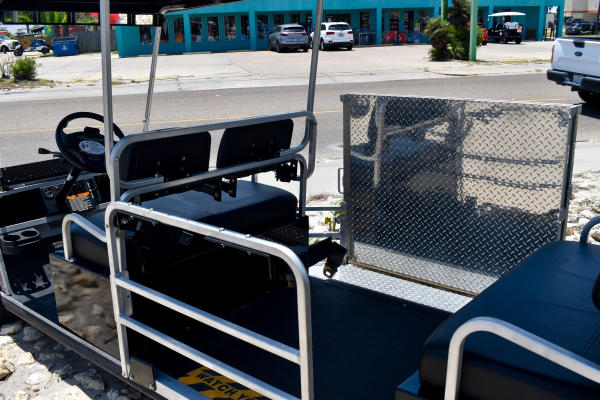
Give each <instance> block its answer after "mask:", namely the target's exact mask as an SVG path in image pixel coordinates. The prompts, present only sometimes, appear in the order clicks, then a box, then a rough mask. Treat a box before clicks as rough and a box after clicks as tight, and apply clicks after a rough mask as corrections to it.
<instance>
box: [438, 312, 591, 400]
mask: <svg viewBox="0 0 600 400" xmlns="http://www.w3.org/2000/svg"><path fill="white" fill-rule="evenodd" d="M475 332H488V333H491V334H493V335H496V336H500V337H501V338H504V339H506V340H508V341H509V342H512V343H514V344H516V345H517V346H520V347H522V348H524V349H525V350H529V351H530V352H532V353H535V354H537V355H538V356H540V357H542V358H545V359H546V360H549V361H551V362H553V363H555V364H558V365H560V366H561V367H563V368H566V369H568V370H570V371H572V372H574V373H576V374H578V375H581V376H583V377H584V378H587V379H589V380H591V381H593V382H596V383H600V365H598V364H596V363H594V362H592V361H590V360H587V359H585V358H583V357H581V356H579V355H577V354H575V353H573V352H571V351H569V350H567V349H565V348H562V347H560V346H557V345H556V344H554V343H552V342H549V341H548V340H546V339H543V338H541V337H539V336H536V335H534V334H533V333H531V332H527V331H526V330H524V329H521V328H519V327H518V326H515V325H512V324H510V323H508V322H506V321H503V320H501V319H498V318H492V317H477V318H473V319H470V320H469V321H467V322H465V323H464V324H462V325H461V326H460V327H459V328H458V329H457V330H456V331H455V332H454V334H453V335H452V339H451V340H450V347H449V349H448V369H447V371H446V390H445V394H444V400H458V398H459V392H460V374H461V369H462V357H463V350H464V346H465V341H466V340H467V337H469V336H470V335H471V334H473V333H475Z"/></svg>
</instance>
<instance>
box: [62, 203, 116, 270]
mask: <svg viewBox="0 0 600 400" xmlns="http://www.w3.org/2000/svg"><path fill="white" fill-rule="evenodd" d="M72 224H76V225H78V226H79V227H81V228H82V229H83V230H85V231H86V232H88V233H90V234H91V235H92V236H94V237H95V238H96V239H98V240H100V241H101V242H103V243H106V232H105V231H104V230H102V229H100V228H98V227H97V226H96V225H94V224H92V223H91V222H90V221H88V220H87V219H85V218H84V217H82V216H81V215H79V214H67V215H65V217H64V219H63V222H62V237H63V250H64V252H65V259H66V260H67V261H71V262H74V261H75V260H74V258H73V242H72V239H71V225H72Z"/></svg>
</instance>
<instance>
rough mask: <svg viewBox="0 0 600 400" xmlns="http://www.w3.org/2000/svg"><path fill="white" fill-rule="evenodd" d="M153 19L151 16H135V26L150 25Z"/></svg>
mask: <svg viewBox="0 0 600 400" xmlns="http://www.w3.org/2000/svg"><path fill="white" fill-rule="evenodd" d="M153 19H154V17H153V16H152V14H136V16H135V24H136V25H152V20H153Z"/></svg>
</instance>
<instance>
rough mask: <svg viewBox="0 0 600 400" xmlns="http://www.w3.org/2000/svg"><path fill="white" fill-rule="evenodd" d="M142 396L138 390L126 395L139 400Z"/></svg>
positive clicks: (133, 399)
mask: <svg viewBox="0 0 600 400" xmlns="http://www.w3.org/2000/svg"><path fill="white" fill-rule="evenodd" d="M142 396H143V394H142V393H141V392H138V391H134V392H131V393H129V395H128V397H129V398H130V399H132V400H140V399H141V398H142Z"/></svg>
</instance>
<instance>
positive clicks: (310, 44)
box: [308, 37, 312, 49]
mask: <svg viewBox="0 0 600 400" xmlns="http://www.w3.org/2000/svg"><path fill="white" fill-rule="evenodd" d="M308 48H309V49H312V38H310V37H309V38H308Z"/></svg>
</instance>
